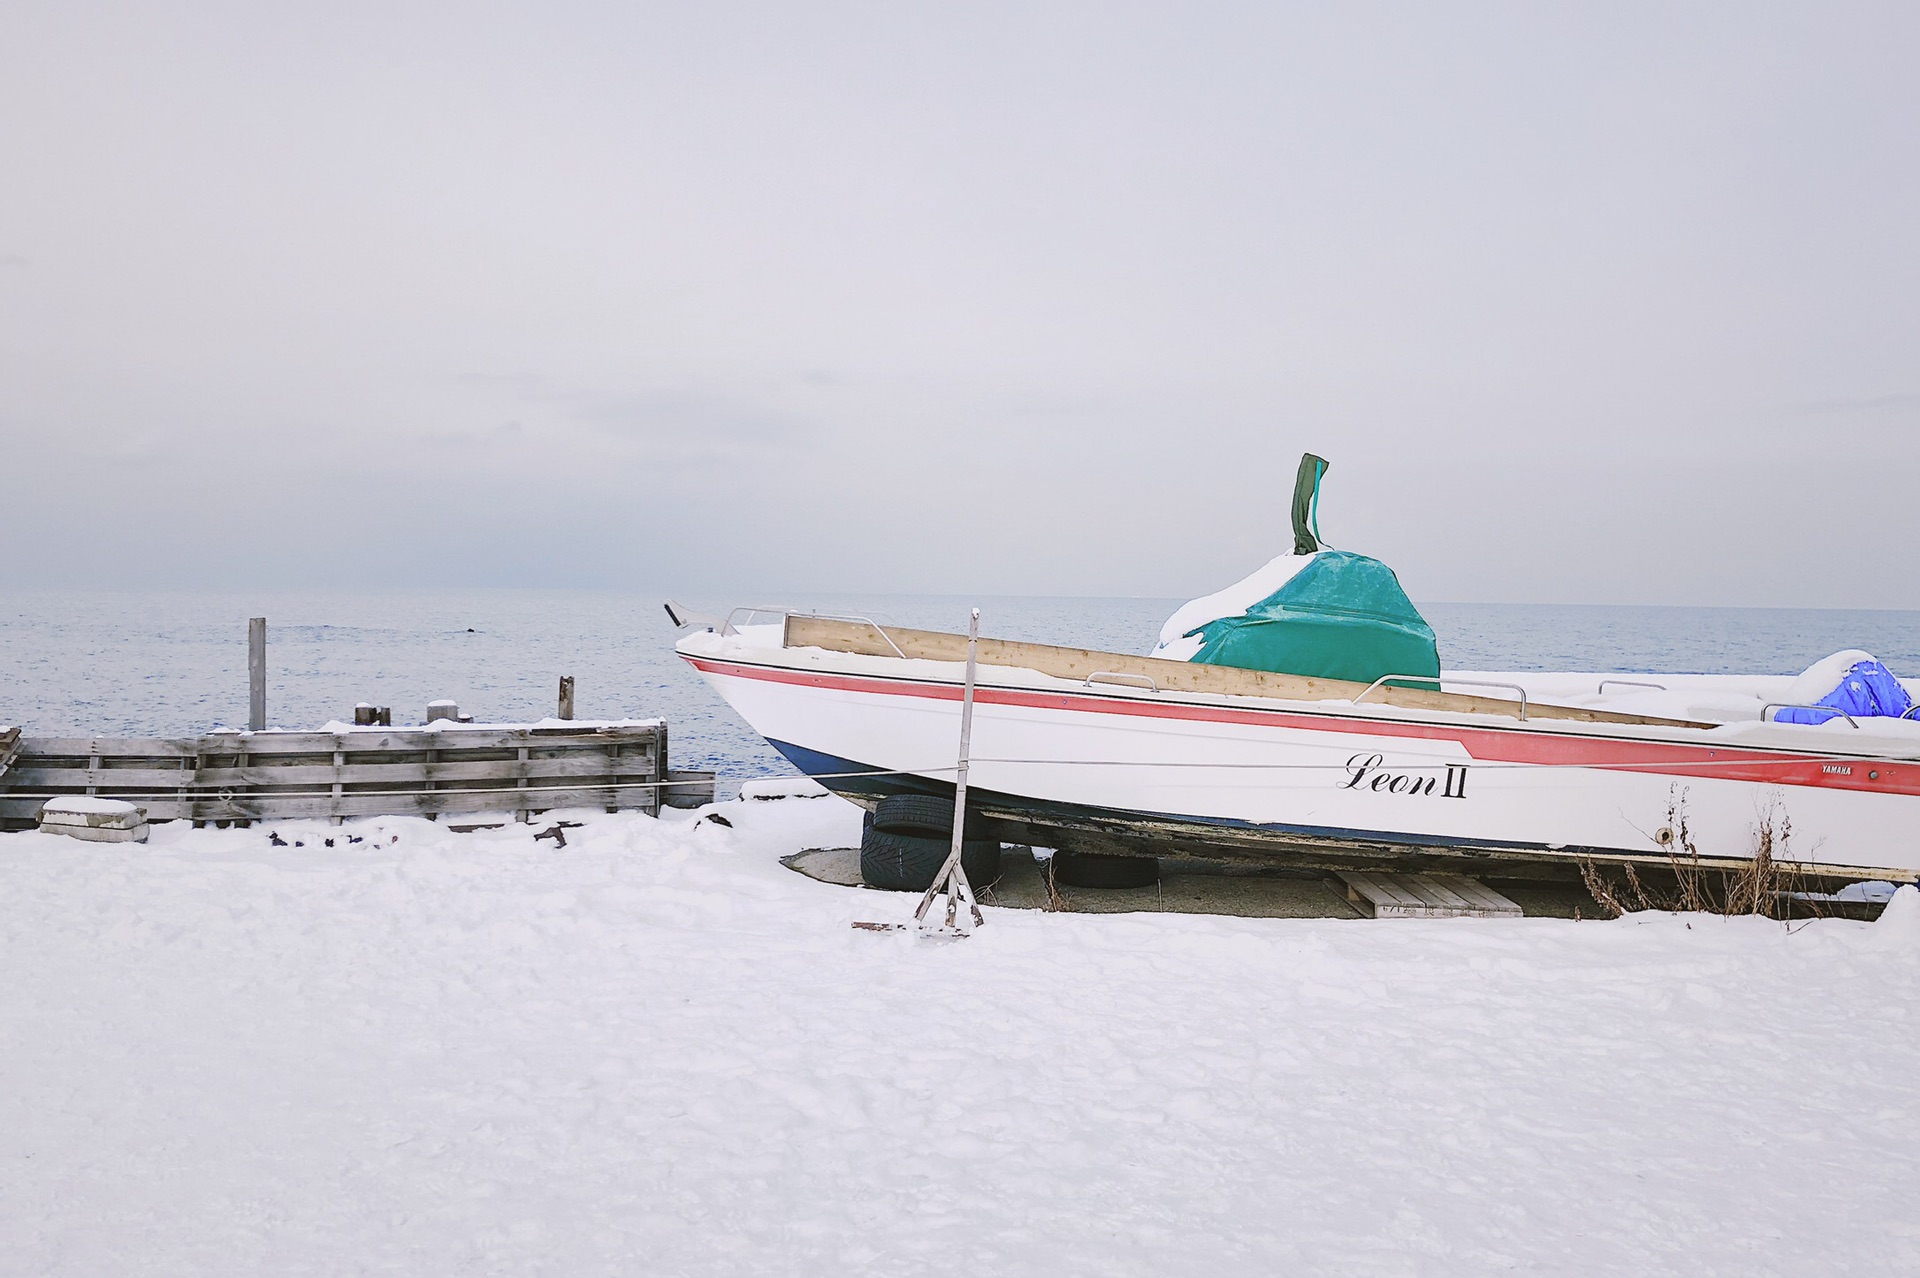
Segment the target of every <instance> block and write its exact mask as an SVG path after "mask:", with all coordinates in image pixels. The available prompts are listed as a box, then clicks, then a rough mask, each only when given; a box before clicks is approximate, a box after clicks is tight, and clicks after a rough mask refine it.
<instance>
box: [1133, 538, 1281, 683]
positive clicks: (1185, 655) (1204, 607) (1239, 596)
mask: <svg viewBox="0 0 1920 1278" xmlns="http://www.w3.org/2000/svg"><path fill="white" fill-rule="evenodd" d="M1315 558H1317V556H1314V555H1276V556H1275V557H1274V558H1272V559H1269V560H1268V561H1267V562H1266V563H1265V564H1263V565H1262V566H1261V567H1259V568H1257V569H1255V570H1254V571H1253V572H1252V573H1251V574H1249V575H1248V576H1246V577H1243V578H1241V579H1240V580H1239V581H1236V582H1234V583H1233V584H1232V585H1231V586H1228V587H1227V588H1226V589H1225V590H1216V591H1214V592H1213V593H1212V594H1210V595H1205V596H1202V597H1201V598H1199V599H1194V600H1191V601H1190V602H1187V603H1184V604H1182V605H1180V607H1179V608H1178V609H1177V610H1175V612H1174V614H1173V616H1171V617H1169V618H1167V624H1166V625H1164V626H1162V627H1160V643H1159V644H1158V646H1156V647H1155V648H1154V650H1153V651H1152V652H1151V653H1149V654H1148V655H1149V656H1154V657H1164V658H1166V659H1168V660H1170V661H1190V660H1192V659H1193V655H1194V654H1195V653H1196V652H1199V651H1200V645H1201V642H1202V641H1201V639H1200V636H1198V635H1194V634H1192V633H1191V632H1192V631H1195V630H1198V629H1199V628H1200V627H1202V626H1204V625H1206V624H1207V623H1208V622H1210V621H1218V620H1220V619H1221V618H1222V617H1238V616H1240V615H1242V614H1243V613H1245V612H1246V610H1247V609H1249V608H1251V607H1253V605H1255V604H1257V603H1259V602H1260V601H1261V600H1262V599H1265V598H1266V597H1267V596H1268V595H1270V594H1272V593H1273V592H1274V591H1276V590H1278V589H1280V587H1282V586H1284V585H1286V584H1287V583H1288V582H1289V581H1292V580H1293V579H1294V577H1295V576H1296V575H1298V574H1299V572H1300V570H1301V569H1302V568H1305V567H1306V566H1307V565H1308V564H1310V563H1312V562H1313V561H1314V559H1315Z"/></svg>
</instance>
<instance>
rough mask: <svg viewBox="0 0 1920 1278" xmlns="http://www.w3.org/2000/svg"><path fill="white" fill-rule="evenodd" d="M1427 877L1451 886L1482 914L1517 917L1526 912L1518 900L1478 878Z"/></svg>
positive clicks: (1439, 875) (1456, 875) (1463, 876)
mask: <svg viewBox="0 0 1920 1278" xmlns="http://www.w3.org/2000/svg"><path fill="white" fill-rule="evenodd" d="M1427 877H1428V878H1430V879H1434V880H1437V881H1439V882H1441V883H1444V884H1446V885H1447V886H1448V887H1450V888H1452V889H1453V890H1454V891H1455V892H1457V893H1459V894H1460V895H1461V896H1463V897H1465V898H1466V899H1467V900H1468V901H1469V902H1471V903H1472V904H1473V906H1474V907H1475V908H1476V909H1478V910H1480V911H1481V913H1482V914H1486V915H1492V916H1494V917H1496V918H1516V919H1517V918H1520V917H1522V916H1523V915H1524V914H1525V913H1526V911H1524V910H1522V909H1521V908H1520V903H1519V902H1518V901H1514V900H1510V899H1508V898H1507V897H1505V896H1502V895H1501V894H1500V893H1498V892H1496V891H1494V890H1493V889H1492V888H1490V887H1488V886H1487V885H1486V884H1484V883H1482V882H1480V880H1478V879H1470V878H1468V877H1467V876H1466V875H1464V874H1437V873H1436V874H1429V875H1428V876H1427Z"/></svg>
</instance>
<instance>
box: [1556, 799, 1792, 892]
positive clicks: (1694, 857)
mask: <svg viewBox="0 0 1920 1278" xmlns="http://www.w3.org/2000/svg"><path fill="white" fill-rule="evenodd" d="M1667 829H1668V830H1670V831H1672V842H1671V844H1670V845H1669V847H1670V849H1671V850H1670V851H1669V852H1668V853H1667V870H1666V871H1665V872H1656V873H1658V874H1659V879H1658V881H1651V882H1650V881H1649V878H1648V876H1647V875H1646V874H1643V873H1642V871H1641V870H1640V869H1639V868H1638V867H1636V866H1634V865H1633V864H1632V863H1628V864H1626V865H1621V866H1612V865H1608V866H1602V865H1599V864H1597V863H1595V862H1594V861H1593V860H1592V859H1591V858H1587V857H1583V858H1581V860H1580V877H1581V880H1582V881H1583V882H1585V884H1586V887H1587V891H1588V892H1589V893H1590V894H1591V895H1592V897H1593V899H1594V901H1595V902H1596V903H1597V904H1598V905H1599V906H1600V908H1601V909H1602V910H1604V911H1605V912H1606V913H1607V915H1608V917H1610V918H1619V917H1620V916H1621V915H1622V914H1631V913H1635V912H1637V911H1641V910H1665V911H1673V912H1677V913H1685V914H1724V915H1738V914H1758V915H1760V916H1761V917H1763V918H1770V919H1780V920H1782V921H1784V920H1786V919H1787V918H1789V917H1800V918H1804V917H1806V916H1808V915H1810V914H1811V915H1814V916H1818V915H1819V914H1820V913H1821V911H1820V908H1819V906H1818V904H1817V903H1816V902H1812V901H1807V900H1805V899H1802V898H1800V897H1798V896H1796V895H1795V894H1796V893H1799V892H1803V891H1805V890H1806V887H1807V883H1806V880H1805V877H1804V876H1803V875H1802V874H1801V872H1800V869H1799V867H1798V866H1797V865H1796V864H1795V863H1794V862H1793V861H1792V860H1791V859H1788V858H1787V857H1786V855H1785V854H1786V852H1787V844H1788V841H1789V840H1790V839H1791V838H1792V837H1793V822H1792V820H1791V818H1789V817H1788V816H1787V815H1786V813H1785V812H1783V811H1781V810H1780V809H1779V808H1778V807H1777V806H1776V807H1773V808H1770V809H1769V810H1768V811H1767V812H1766V813H1765V814H1764V815H1763V816H1762V819H1761V821H1760V823H1759V825H1758V826H1757V827H1756V828H1755V831H1754V848H1753V856H1752V858H1751V859H1749V860H1748V861H1747V862H1746V863H1745V864H1743V865H1741V866H1740V867H1739V868H1738V869H1736V870H1720V869H1712V868H1709V867H1707V866H1704V865H1702V864H1701V863H1700V849H1699V848H1698V847H1697V846H1695V844H1694V841H1693V832H1692V831H1691V830H1690V829H1688V827H1687V810H1686V798H1685V796H1684V795H1681V796H1678V797H1676V798H1675V799H1674V800H1673V801H1672V802H1671V803H1670V804H1669V805H1668V807H1667ZM1776 853H1777V854H1779V855H1776ZM1668 874H1671V876H1672V880H1673V881H1672V883H1671V884H1668V883H1667V882H1666V881H1665V880H1666V877H1667V875H1668Z"/></svg>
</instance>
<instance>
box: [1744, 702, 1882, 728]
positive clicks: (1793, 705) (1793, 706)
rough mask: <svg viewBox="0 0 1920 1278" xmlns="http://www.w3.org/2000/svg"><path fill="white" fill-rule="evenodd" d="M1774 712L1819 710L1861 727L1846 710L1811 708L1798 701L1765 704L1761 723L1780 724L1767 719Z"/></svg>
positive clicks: (1809, 725) (1762, 709)
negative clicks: (1770, 712)
mask: <svg viewBox="0 0 1920 1278" xmlns="http://www.w3.org/2000/svg"><path fill="white" fill-rule="evenodd" d="M1772 710H1818V711H1819V712H1820V713H1821V714H1826V715H1835V714H1837V715H1839V716H1840V717H1841V718H1842V719H1845V720H1846V721H1847V722H1848V723H1851V724H1853V726H1854V727H1856V728H1858V727H1859V726H1860V725H1859V723H1857V722H1856V721H1855V720H1854V717H1853V716H1852V715H1850V714H1848V713H1847V712H1846V711H1845V710H1841V709H1837V708H1836V707H1834V706H1809V705H1802V704H1800V703H1799V702H1797V701H1769V702H1767V704H1765V705H1764V706H1761V707H1760V721H1761V722H1762V723H1777V722H1779V720H1777V719H1769V718H1767V713H1768V712H1769V711H1772ZM1828 722H1830V720H1827V719H1822V720H1821V721H1820V723H1828ZM1805 726H1807V727H1810V728H1812V727H1818V726H1819V724H1811V723H1810V724H1807V725H1805Z"/></svg>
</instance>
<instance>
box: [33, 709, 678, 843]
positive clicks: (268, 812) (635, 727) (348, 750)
mask: <svg viewBox="0 0 1920 1278" xmlns="http://www.w3.org/2000/svg"><path fill="white" fill-rule="evenodd" d="M16 740H17V745H18V755H17V758H16V760H15V766H14V767H13V768H12V769H11V770H10V771H9V772H8V774H7V775H6V777H5V779H4V780H0V821H8V822H11V823H21V822H25V821H30V820H31V819H32V818H33V816H34V815H35V814H36V813H37V812H38V810H39V807H40V805H41V804H42V803H43V802H44V801H45V800H46V799H47V798H48V797H50V796H52V795H55V794H73V793H80V792H85V793H92V794H101V795H106V796H108V797H120V798H126V799H129V800H131V801H133V802H136V803H138V804H140V806H142V807H144V808H146V809H147V810H148V814H149V817H150V818H151V819H153V820H177V819H184V818H192V819H195V820H222V821H225V820H272V819H279V818H292V817H296V816H298V817H307V816H326V817H335V818H340V817H347V816H374V815H388V814H416V813H417V814H427V815H437V814H439V813H442V812H501V811H516V810H518V811H532V810H538V811H545V810H550V809H553V808H559V807H599V808H605V809H608V810H617V809H620V808H639V809H641V810H644V811H648V812H656V813H657V812H658V811H659V809H660V807H661V805H662V803H663V802H665V801H666V800H667V799H668V798H669V797H672V798H674V800H675V801H676V802H681V803H697V802H706V801H709V800H710V799H711V798H712V795H713V782H712V777H711V774H699V775H695V774H684V775H682V776H680V777H679V778H678V780H679V782H680V783H679V784H677V785H675V786H673V787H672V788H671V789H670V790H669V789H668V788H667V787H665V786H660V785H656V784H654V783H655V782H657V781H658V780H659V779H660V778H662V777H663V776H666V775H668V773H667V772H666V745H667V729H666V724H665V722H664V721H661V720H653V721H647V722H642V723H635V724H623V725H619V726H610V727H600V726H593V725H582V726H581V727H580V728H579V729H577V730H576V729H563V730H554V729H536V728H532V727H499V726H488V727H485V728H478V729H465V728H463V729H460V730H458V731H435V732H426V731H421V730H419V729H410V730H409V729H388V728H376V729H368V730H363V731H355V732H262V733H225V732H221V733H209V734H207V735H205V736H202V737H194V738H184V739H172V740H164V739H160V740H156V739H150V738H116V737H79V738H16ZM476 756H477V757H476Z"/></svg>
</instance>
